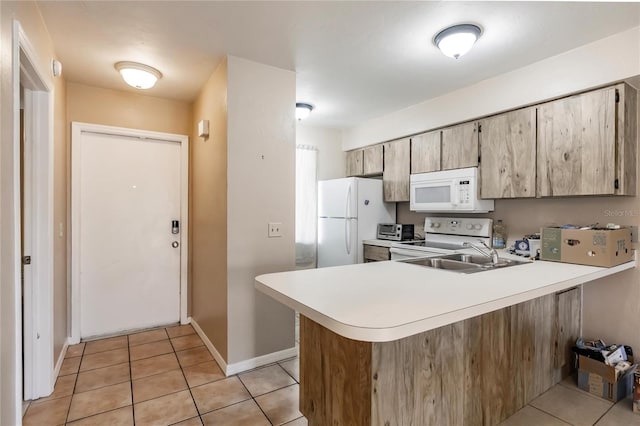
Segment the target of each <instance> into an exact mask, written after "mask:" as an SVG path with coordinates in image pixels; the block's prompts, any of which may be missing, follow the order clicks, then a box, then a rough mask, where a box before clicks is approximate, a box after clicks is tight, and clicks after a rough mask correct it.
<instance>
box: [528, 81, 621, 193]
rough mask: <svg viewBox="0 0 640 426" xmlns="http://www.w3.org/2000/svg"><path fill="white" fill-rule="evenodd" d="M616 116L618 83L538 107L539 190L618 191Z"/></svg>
mask: <svg viewBox="0 0 640 426" xmlns="http://www.w3.org/2000/svg"><path fill="white" fill-rule="evenodd" d="M615 119H616V94H615V88H613V87H610V88H607V89H602V90H595V91H593V92H589V93H583V94H581V95H576V96H572V97H569V98H565V99H559V100H557V101H553V102H548V103H546V104H542V105H540V106H538V185H537V186H538V195H539V196H542V197H550V196H561V195H602V194H613V193H614V191H615V172H616V160H615V143H616V140H615V137H616V129H615Z"/></svg>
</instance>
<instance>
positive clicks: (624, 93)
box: [616, 83, 638, 195]
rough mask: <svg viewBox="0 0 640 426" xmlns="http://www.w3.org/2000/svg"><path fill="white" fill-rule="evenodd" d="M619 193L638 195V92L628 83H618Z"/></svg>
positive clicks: (617, 141)
mask: <svg viewBox="0 0 640 426" xmlns="http://www.w3.org/2000/svg"><path fill="white" fill-rule="evenodd" d="M616 89H617V90H618V96H619V102H618V116H617V120H618V123H617V125H618V132H617V140H616V144H617V150H618V159H617V163H618V170H617V176H616V177H617V178H618V189H617V190H616V194H618V195H636V159H637V152H638V150H637V140H636V139H637V137H636V134H637V133H636V132H637V129H638V102H637V99H638V93H637V92H636V89H634V88H633V87H631V86H629V85H628V84H626V83H623V84H618V85H617V86H616Z"/></svg>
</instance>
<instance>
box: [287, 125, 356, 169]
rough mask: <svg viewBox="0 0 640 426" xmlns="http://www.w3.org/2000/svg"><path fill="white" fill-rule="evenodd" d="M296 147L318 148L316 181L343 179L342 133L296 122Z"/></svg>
mask: <svg viewBox="0 0 640 426" xmlns="http://www.w3.org/2000/svg"><path fill="white" fill-rule="evenodd" d="M296 145H312V146H315V147H316V148H318V180H326V179H337V178H341V177H345V172H346V169H345V157H346V154H345V153H344V151H342V131H341V130H339V129H331V128H327V127H314V126H308V125H305V124H304V121H298V124H297V126H296Z"/></svg>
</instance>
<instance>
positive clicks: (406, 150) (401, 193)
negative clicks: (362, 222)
mask: <svg viewBox="0 0 640 426" xmlns="http://www.w3.org/2000/svg"><path fill="white" fill-rule="evenodd" d="M410 158H411V148H410V143H409V139H408V138H405V139H399V140H396V141H392V142H387V143H385V144H384V173H383V174H382V184H383V191H384V200H385V201H387V202H401V201H409V173H410V166H411V164H410Z"/></svg>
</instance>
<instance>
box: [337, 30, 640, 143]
mask: <svg viewBox="0 0 640 426" xmlns="http://www.w3.org/2000/svg"><path fill="white" fill-rule="evenodd" d="M638 74H640V27H635V28H632V29H630V30H627V31H624V32H621V33H618V34H615V35H613V36H610V37H607V38H604V39H601V40H598V41H596V42H593V43H590V44H587V45H584V46H582V47H579V48H577V49H574V50H570V51H568V52H565V53H562V54H560V55H557V56H553V57H550V58H547V59H544V60H542V61H539V62H536V63H533V64H531V65H528V66H526V67H523V68H520V69H517V70H514V71H511V72H509V73H505V74H501V75H499V76H496V77H493V78H490V79H487V80H484V81H481V82H479V83H477V84H474V85H471V86H468V87H465V88H462V89H460V90H456V91H454V92H451V93H447V94H446V95H443V96H440V97H438V98H433V99H430V100H427V101H425V102H422V103H419V104H416V105H413V106H410V107H408V108H405V109H403V110H400V111H396V112H393V113H391V114H387V115H385V116H382V117H379V118H375V119H372V120H369V121H367V122H365V123H363V124H361V125H358V126H356V127H353V128H350V129H346V130H345V131H344V132H343V139H342V148H343V149H344V150H350V149H354V148H359V147H362V146H366V145H370V144H373V143H377V142H382V141H387V140H391V139H396V138H399V137H403V136H407V135H411V134H416V133H419V132H422V131H425V130H430V129H434V128H437V127H441V126H446V125H449V124H453V123H458V122H462V121H466V120H470V119H474V118H478V117H481V116H485V115H490V114H494V113H498V112H501V111H505V110H509V109H513V108H517V107H520V106H523V105H527V104H532V103H537V102H540V101H543V100H546V99H550V98H554V97H558V96H562V95H565V94H568V93H571V92H576V91H581V90H585V89H588V88H592V87H596V86H600V85H604V84H608V83H611V82H615V81H620V80H624V79H628V78H631V77H634V76H637V75H638Z"/></svg>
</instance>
